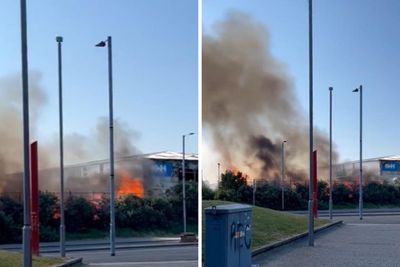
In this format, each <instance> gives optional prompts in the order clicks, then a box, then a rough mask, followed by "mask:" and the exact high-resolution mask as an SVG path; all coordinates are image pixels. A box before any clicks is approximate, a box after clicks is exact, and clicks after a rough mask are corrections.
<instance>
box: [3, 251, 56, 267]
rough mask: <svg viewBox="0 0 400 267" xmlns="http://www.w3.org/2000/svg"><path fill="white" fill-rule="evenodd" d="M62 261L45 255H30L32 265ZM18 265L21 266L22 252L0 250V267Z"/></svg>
mask: <svg viewBox="0 0 400 267" xmlns="http://www.w3.org/2000/svg"><path fill="white" fill-rule="evenodd" d="M60 263H63V261H62V260H61V259H56V258H47V257H36V256H34V257H32V266H33V267H47V266H54V265H55V264H60ZM10 266H13V267H19V266H22V254H21V253H17V252H8V251H1V250H0V267H10Z"/></svg>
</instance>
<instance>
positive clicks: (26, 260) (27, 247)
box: [20, 0, 32, 267]
mask: <svg viewBox="0 0 400 267" xmlns="http://www.w3.org/2000/svg"><path fill="white" fill-rule="evenodd" d="M20 6H21V11H20V13H21V17H20V18H21V67H22V72H21V73H22V117H23V119H22V120H23V147H24V149H23V151H24V154H23V155H24V156H23V162H24V179H23V192H24V225H23V227H22V243H23V266H24V267H30V266H31V265H32V255H31V218H30V205H29V204H30V203H29V202H30V201H29V200H30V197H31V196H30V192H29V190H30V182H29V174H30V168H29V90H28V87H29V85H28V44H27V43H28V41H27V23H26V0H21V3H20Z"/></svg>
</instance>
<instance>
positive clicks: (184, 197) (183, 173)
mask: <svg viewBox="0 0 400 267" xmlns="http://www.w3.org/2000/svg"><path fill="white" fill-rule="evenodd" d="M189 135H194V133H188V134H184V135H182V205H183V234H185V233H186V188H185V172H186V171H185V137H186V136H189Z"/></svg>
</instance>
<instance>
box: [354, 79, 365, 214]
mask: <svg viewBox="0 0 400 267" xmlns="http://www.w3.org/2000/svg"><path fill="white" fill-rule="evenodd" d="M353 92H355V93H356V92H360V175H359V181H358V183H359V185H358V191H359V199H358V210H359V216H360V220H362V219H363V191H362V183H363V176H362V174H363V171H362V111H363V108H362V101H363V97H362V85H360V88H356V89H354V90H353Z"/></svg>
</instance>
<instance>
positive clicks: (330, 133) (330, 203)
mask: <svg viewBox="0 0 400 267" xmlns="http://www.w3.org/2000/svg"><path fill="white" fill-rule="evenodd" d="M332 91H333V87H329V219H331V220H332V204H333V203H332V191H333V190H332Z"/></svg>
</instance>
